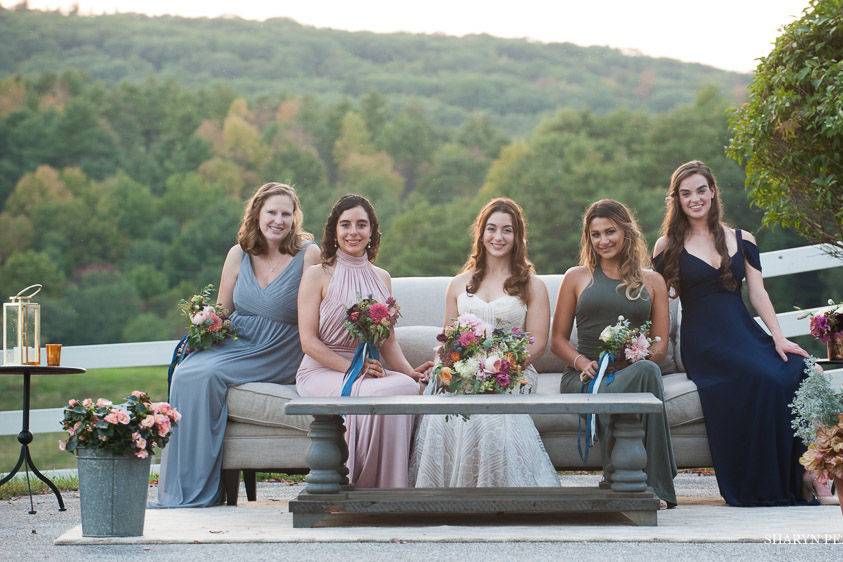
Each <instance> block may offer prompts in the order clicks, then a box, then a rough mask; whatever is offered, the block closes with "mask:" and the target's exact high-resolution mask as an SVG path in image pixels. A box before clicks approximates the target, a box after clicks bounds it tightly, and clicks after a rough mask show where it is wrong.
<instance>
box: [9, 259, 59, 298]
mask: <svg viewBox="0 0 843 562" xmlns="http://www.w3.org/2000/svg"><path fill="white" fill-rule="evenodd" d="M35 283H40V284H41V285H43V286H44V294H49V295H60V294H61V293H62V292H63V291H64V284H65V277H64V272H63V271H62V270H61V268H59V267H58V266H57V265H56V263H55V261H54V260H53V259H52V258H51V257H50V256H49V255H48V254H47V253H45V252H36V251H33V250H25V251H23V252H17V253H14V254H12V255H11V256H10V257H9V259H7V260H6V263H4V264H3V265H2V266H0V296H2V298H3V300H6V299H7V298H8V297H9V296H11V295H15V294H17V292H18V291H20V290H21V289H23V288H24V287H28V286H29V285H34V284H35Z"/></svg>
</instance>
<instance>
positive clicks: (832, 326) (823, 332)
mask: <svg viewBox="0 0 843 562" xmlns="http://www.w3.org/2000/svg"><path fill="white" fill-rule="evenodd" d="M828 304H829V306H833V307H834V308H830V309H828V310H826V311H825V312H820V313H818V314H813V313H808V314H807V316H808V317H810V318H811V320H810V324H811V335H812V336H814V337H815V338H817V339H818V340H820V341H821V342H823V343H828V342H830V341H831V340H832V339H834V338H835V337H836V336H837V335H839V334H843V303H841V304H835V302H834V301H833V300H831V299H829V301H828ZM804 317H805V316H802V318H804Z"/></svg>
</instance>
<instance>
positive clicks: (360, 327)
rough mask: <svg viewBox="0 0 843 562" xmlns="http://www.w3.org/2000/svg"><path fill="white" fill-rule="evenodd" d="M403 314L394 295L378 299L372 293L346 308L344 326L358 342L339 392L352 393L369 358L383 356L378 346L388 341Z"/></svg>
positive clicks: (346, 394) (349, 394) (348, 394)
mask: <svg viewBox="0 0 843 562" xmlns="http://www.w3.org/2000/svg"><path fill="white" fill-rule="evenodd" d="M400 317H401V308H400V307H399V306H398V303H397V302H395V299H394V298H392V297H389V298H388V299H386V302H385V303H382V302H379V301H377V300H375V299H374V298H373V297H372V295H369V296H368V297H367V298H362V297H358V300H357V302H356V303H354V304H353V305H351V306H350V307H349V308H348V309H347V310H346V311H345V322H344V323H343V326H344V327H345V329H346V330H348V333H349V334H350V335H351V337H352V338H353V339H355V340H358V342H359V343H358V344H357V349H356V350H355V351H354V358H353V359H352V360H351V366H350V367H349V368H348V371H346V373H345V378H344V379H343V385H342V391H341V392H340V396H351V389H352V387H353V385H354V382H355V381H356V380H357V379H358V377H359V376H360V374H361V373H362V372H363V368H364V366H365V365H366V360H367V359H380V350H379V349H378V346H380V344H382V343H383V342H384V341H386V339H387V338H388V337H389V334H390V333H392V328H393V327H394V326H395V323H396V322H398V318H400Z"/></svg>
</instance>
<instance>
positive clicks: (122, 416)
mask: <svg viewBox="0 0 843 562" xmlns="http://www.w3.org/2000/svg"><path fill="white" fill-rule="evenodd" d="M104 419H105V421H107V422H108V423H110V424H114V425H117V424H123V425H129V414H128V413H126V412H125V411H123V410H121V409H120V408H112V409H111V411H110V412H109V413H108V415H106V416H105V418H104Z"/></svg>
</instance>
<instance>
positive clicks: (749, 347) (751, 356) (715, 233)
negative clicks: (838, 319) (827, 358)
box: [653, 161, 812, 507]
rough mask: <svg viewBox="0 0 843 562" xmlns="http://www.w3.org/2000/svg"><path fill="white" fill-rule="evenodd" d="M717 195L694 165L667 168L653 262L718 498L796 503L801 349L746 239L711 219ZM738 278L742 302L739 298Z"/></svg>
mask: <svg viewBox="0 0 843 562" xmlns="http://www.w3.org/2000/svg"><path fill="white" fill-rule="evenodd" d="M719 195H720V192H719V189H718V188H717V185H716V182H715V179H714V176H713V175H712V173H711V170H709V168H708V167H707V166H706V165H705V164H703V163H702V162H700V161H692V162H688V163H686V164H683V165H682V166H680V167H679V168H677V169H676V171H675V172H674V173H673V176H672V177H671V180H670V188H669V190H668V196H667V199H666V201H667V214H666V216H665V219H664V223H663V226H662V234H663V235H662V237H661V238H659V240H658V241H657V242H656V246H655V249H654V252H653V253H654V256H655V257H654V264H655V265H656V268H657V270H658V271H659V272H660V273H661V274H662V275H663V276H664V278H665V281H666V282H667V285H668V287H669V289H670V290H672V291H673V292H674V293H675V294H678V296H679V298H680V299H681V302H682V325H681V345H682V361H683V363H684V364H685V369H686V370H687V372H688V377H689V378H690V379H691V380H692V381H694V383H695V384H696V385H697V387H698V389H699V396H700V402H701V403H702V408H703V413H704V414H705V423H706V430H707V432H708V443H709V447H710V449H711V458H712V460H713V461H714V469H715V473H716V475H717V484H718V486H719V487H720V494H721V495H722V496H723V498H724V499H725V500H726V502H727V503H728V504H729V505H733V506H743V507H748V506H779V505H797V504H804V503H805V502H806V497H807V498H810V497H811V495H807V496H806V494H805V493H804V492H803V490H805V486H808V488H809V489H808V491H810V485H811V484H812V481H811V480H807V481H806V482H805V483H804V484H803V472H804V471H803V468H802V466H801V465H800V464H799V456H800V455H801V454H802V453H803V451H804V448H803V447H802V445H801V443H800V442H799V441H798V440H797V439H796V438H795V437H794V434H793V430H792V429H791V427H790V422H791V415H790V409H789V408H788V404H790V402H791V401H792V400H793V395H794V393H795V392H796V389H797V388H798V386H799V383H800V382H801V380H802V378H803V369H804V367H805V366H804V361H803V357H807V356H808V353H807V352H805V350H803V349H802V348H801V347H799V346H798V345H797V344H795V343H793V342H791V341H789V340H787V339H786V338H785V337H784V336H783V335H782V331H781V328H780V327H779V323H778V321H777V319H776V313H775V310H774V309H773V305H772V304H771V302H770V297H769V296H768V294H767V291H766V290H765V288H764V282H763V280H762V277H761V260H760V256H759V253H758V247H757V246H756V245H755V239H754V238H753V236H752V235H751V234H749V233H748V232H744V231H741V230H733V229H731V228H729V227H727V226H726V225H724V224H723V223H722V222H721V216H722V211H721V203H720V198H719ZM744 280H746V283H747V287H748V289H749V298H750V301H751V303H752V306H753V307H754V308H755V310H756V311H757V312H758V314H759V316H760V317H761V319H762V320H763V321H764V323H765V324H766V325H767V327H768V328H769V330H770V333H771V334H772V337H771V336H769V335H767V334H766V333H765V332H764V331H763V330H762V329H761V327H760V326H759V325H758V324H757V323H756V322H755V320H754V319H753V318H752V316H751V315H750V313H749V311H748V310H747V308H746V306H745V305H744V302H743V299H742V298H741V285H742V283H743V281H744Z"/></svg>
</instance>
